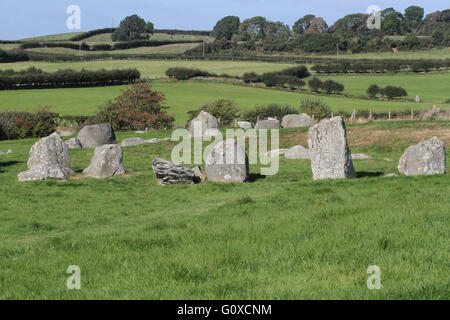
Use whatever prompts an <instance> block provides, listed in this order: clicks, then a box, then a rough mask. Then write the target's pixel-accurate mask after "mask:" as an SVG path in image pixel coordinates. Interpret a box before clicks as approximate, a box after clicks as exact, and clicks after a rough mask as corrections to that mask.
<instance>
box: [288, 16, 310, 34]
mask: <svg viewBox="0 0 450 320" xmlns="http://www.w3.org/2000/svg"><path fill="white" fill-rule="evenodd" d="M315 17H316V16H315V15H313V14H307V15H306V16H304V17H303V18H300V19H298V20H297V21H296V22H295V23H294V25H293V26H292V31H294V33H296V34H304V33H305V31H306V29H308V28H309V26H310V25H311V21H312V19H314V18H315Z"/></svg>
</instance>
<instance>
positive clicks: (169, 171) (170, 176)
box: [152, 158, 203, 186]
mask: <svg viewBox="0 0 450 320" xmlns="http://www.w3.org/2000/svg"><path fill="white" fill-rule="evenodd" d="M152 169H153V172H154V173H155V176H156V179H158V181H159V183H160V184H161V185H163V186H167V185H172V184H194V183H199V182H201V181H202V180H203V176H202V172H201V170H200V167H195V168H193V169H190V168H186V167H184V166H182V165H179V164H176V163H175V162H172V161H168V160H165V159H161V158H155V159H154V160H153V161H152Z"/></svg>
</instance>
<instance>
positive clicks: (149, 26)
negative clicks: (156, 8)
mask: <svg viewBox="0 0 450 320" xmlns="http://www.w3.org/2000/svg"><path fill="white" fill-rule="evenodd" d="M154 30H155V25H154V24H153V23H152V22H150V21H148V22H147V24H146V25H145V32H146V33H148V34H153V32H154Z"/></svg>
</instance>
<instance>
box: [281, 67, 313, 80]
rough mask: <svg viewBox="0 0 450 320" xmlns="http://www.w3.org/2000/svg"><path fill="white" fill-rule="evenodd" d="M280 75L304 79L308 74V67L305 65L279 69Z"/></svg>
mask: <svg viewBox="0 0 450 320" xmlns="http://www.w3.org/2000/svg"><path fill="white" fill-rule="evenodd" d="M279 74H280V75H286V76H292V77H295V78H298V79H304V78H307V77H309V76H310V73H309V71H308V69H307V68H306V67H305V66H298V67H292V68H288V69H284V70H281V71H280V72H279Z"/></svg>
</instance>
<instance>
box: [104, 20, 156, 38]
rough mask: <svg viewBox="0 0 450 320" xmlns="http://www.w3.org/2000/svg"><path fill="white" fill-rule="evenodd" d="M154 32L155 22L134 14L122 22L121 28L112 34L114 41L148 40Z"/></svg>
mask: <svg viewBox="0 0 450 320" xmlns="http://www.w3.org/2000/svg"><path fill="white" fill-rule="evenodd" d="M152 33H153V23H151V22H148V23H146V22H145V20H144V19H142V18H140V17H139V16H138V15H136V14H134V15H132V16H128V17H126V18H125V19H123V20H122V21H121V22H120V25H119V28H117V30H116V31H115V32H114V33H113V34H112V35H111V38H112V40H113V41H134V40H146V39H148V38H149V36H148V34H152Z"/></svg>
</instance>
